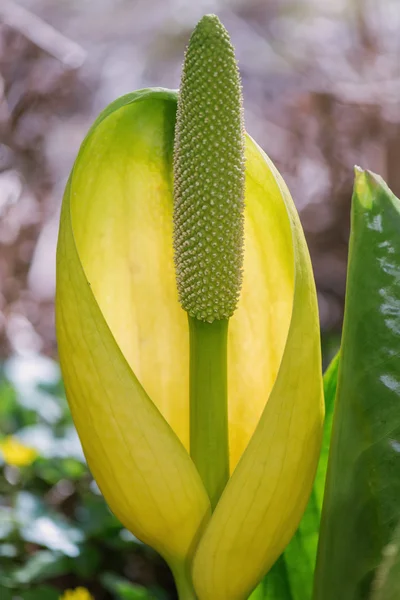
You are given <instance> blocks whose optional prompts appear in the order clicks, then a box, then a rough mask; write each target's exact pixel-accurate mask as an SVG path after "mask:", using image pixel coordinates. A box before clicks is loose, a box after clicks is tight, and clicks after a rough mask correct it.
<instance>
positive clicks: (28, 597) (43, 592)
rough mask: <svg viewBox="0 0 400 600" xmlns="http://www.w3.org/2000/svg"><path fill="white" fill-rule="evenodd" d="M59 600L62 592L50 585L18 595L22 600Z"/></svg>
mask: <svg viewBox="0 0 400 600" xmlns="http://www.w3.org/2000/svg"><path fill="white" fill-rule="evenodd" d="M59 598H60V591H59V590H57V589H56V588H54V587H52V586H50V585H41V586H40V587H37V588H34V589H30V590H26V591H25V592H22V593H19V594H18V599H21V600H59ZM2 600H3V597H2Z"/></svg>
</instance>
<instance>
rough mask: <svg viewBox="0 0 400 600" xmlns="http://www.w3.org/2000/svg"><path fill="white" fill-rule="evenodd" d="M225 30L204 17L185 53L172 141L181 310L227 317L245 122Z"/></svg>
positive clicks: (239, 255) (233, 284)
mask: <svg viewBox="0 0 400 600" xmlns="http://www.w3.org/2000/svg"><path fill="white" fill-rule="evenodd" d="M242 112H243V111H242V100H241V86H240V77H239V72H238V68H237V64H236V61H235V55H234V50H233V47H232V45H231V42H230V39H229V35H228V32H227V31H226V29H225V28H224V26H223V25H222V24H221V22H220V21H219V19H218V17H216V16H215V15H206V16H205V17H203V18H202V19H201V21H200V22H199V24H198V25H197V27H196V29H195V30H194V32H193V34H192V37H191V38H190V42H189V46H188V49H187V52H186V56H185V62H184V66H183V74H182V84H181V89H180V94H179V100H178V112H177V122H176V131H175V145H174V249H175V267H176V275H177V284H178V292H179V298H180V301H181V304H182V306H183V308H184V309H185V310H186V311H187V312H188V313H189V315H191V316H192V317H196V318H198V319H201V320H203V321H209V322H212V321H214V320H215V319H225V318H228V317H230V316H231V315H232V314H233V312H234V310H235V308H236V304H237V301H238V297H239V293H240V288H241V282H242V263H243V208H244V201H243V197H244V128H243V117H242Z"/></svg>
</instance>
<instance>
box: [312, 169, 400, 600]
mask: <svg viewBox="0 0 400 600" xmlns="http://www.w3.org/2000/svg"><path fill="white" fill-rule="evenodd" d="M399 333H400V202H399V200H398V199H397V198H396V197H395V196H394V195H393V194H392V192H391V191H390V190H389V188H388V187H387V186H386V184H385V183H384V182H383V180H382V179H381V178H380V177H378V176H376V175H374V174H372V173H370V172H363V171H357V173H356V182H355V188H354V195H353V208H352V229H351V239H350V251H349V267H348V276H347V292H346V308H345V319H344V326H343V337H342V347H341V360H340V369H339V378H338V392H337V396H336V408H335V415H334V425H333V430H332V440H331V450H330V456H329V467H328V475H327V486H326V491H325V499H324V508H323V515H322V522H321V533H320V544H319V549H318V560H317V569H316V582H315V590H314V599H315V600H337V599H338V598H340V600H364V599H365V598H368V597H369V595H370V590H371V582H372V580H373V578H374V575H375V570H376V568H377V567H378V565H379V564H380V562H381V557H382V550H383V548H384V547H385V546H386V545H387V544H388V543H389V541H390V539H391V537H392V535H393V529H394V527H395V526H396V524H397V523H398V521H399V516H400V502H399V498H400V397H399V396H400V336H399Z"/></svg>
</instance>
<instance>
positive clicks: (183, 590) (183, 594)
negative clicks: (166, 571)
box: [172, 566, 197, 600]
mask: <svg viewBox="0 0 400 600" xmlns="http://www.w3.org/2000/svg"><path fill="white" fill-rule="evenodd" d="M172 574H173V576H174V581H175V585H176V589H177V592H178V598H179V600H197V596H196V593H195V591H194V587H193V583H192V580H191V577H190V572H189V569H188V568H183V567H182V566H180V567H179V568H173V567H172Z"/></svg>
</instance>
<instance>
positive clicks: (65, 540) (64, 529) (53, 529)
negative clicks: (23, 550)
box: [14, 492, 84, 557]
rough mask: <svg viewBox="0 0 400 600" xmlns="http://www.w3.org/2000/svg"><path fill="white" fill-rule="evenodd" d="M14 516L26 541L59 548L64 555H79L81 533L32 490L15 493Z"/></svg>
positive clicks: (82, 535) (55, 548)
mask: <svg viewBox="0 0 400 600" xmlns="http://www.w3.org/2000/svg"><path fill="white" fill-rule="evenodd" d="M14 518H15V521H16V522H17V523H18V529H19V533H20V535H21V537H22V538H23V539H24V540H26V541H27V542H31V543H33V544H38V545H39V546H45V547H46V548H48V549H49V550H54V551H60V552H62V553H63V554H65V555H66V556H71V557H75V556H78V555H79V552H80V549H79V546H78V544H79V543H80V542H82V541H83V539H84V534H83V533H82V532H81V531H80V530H79V529H77V528H76V527H73V526H72V525H70V523H69V521H68V520H67V519H66V518H65V517H63V516H62V515H58V514H57V513H54V512H52V511H51V510H49V509H47V508H46V506H45V505H44V503H43V502H42V501H41V500H40V499H39V498H38V497H37V496H35V495H34V494H31V493H29V492H20V493H19V494H18V496H17V500H16V505H15V515H14Z"/></svg>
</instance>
